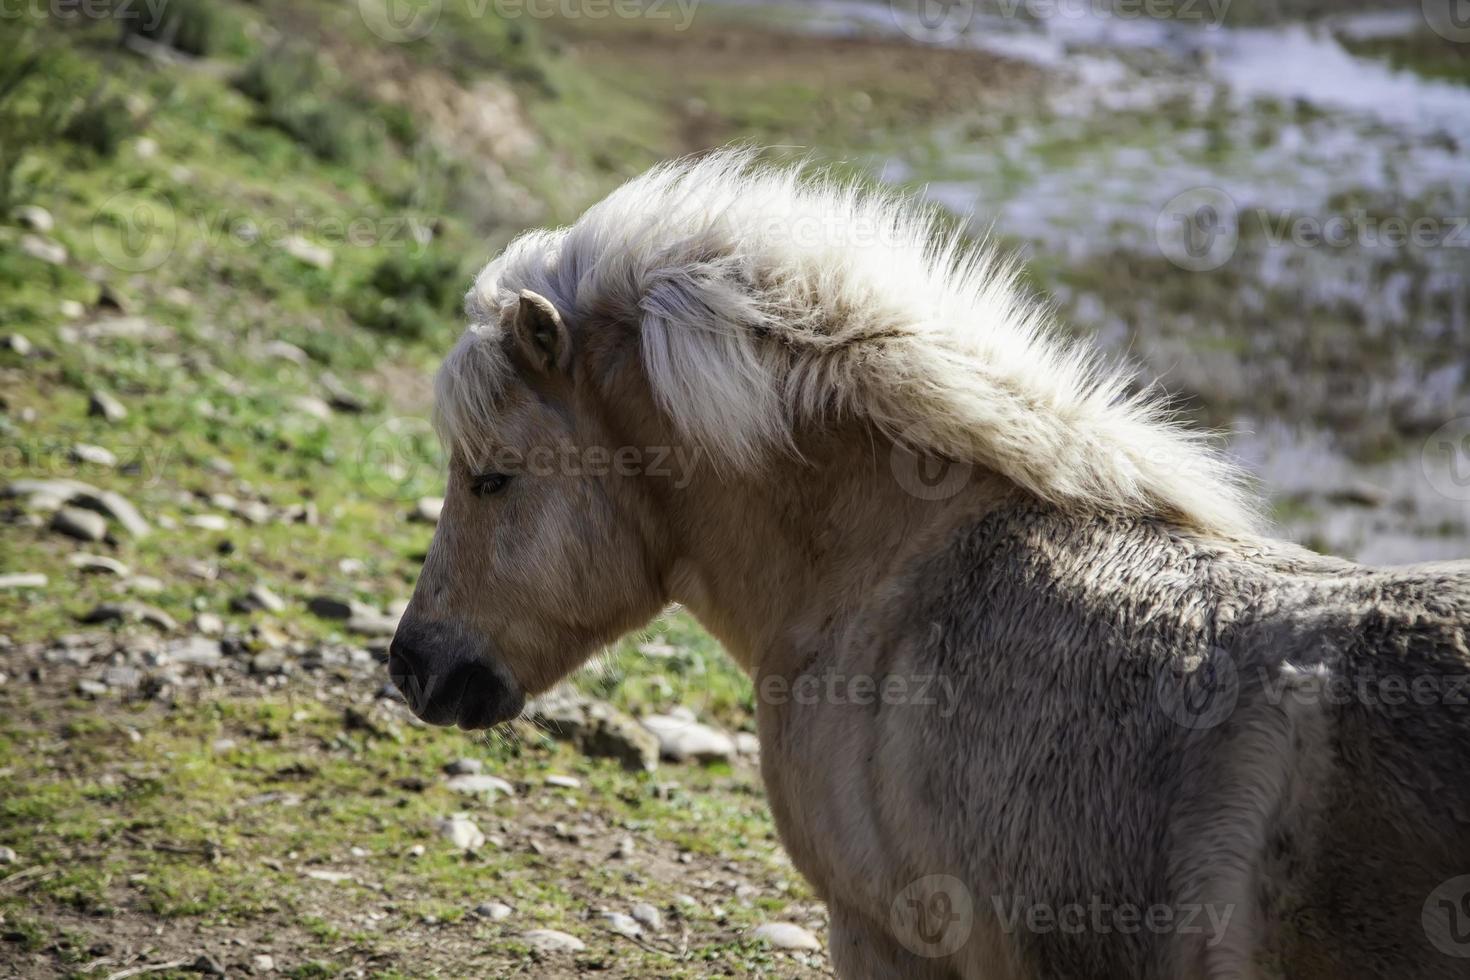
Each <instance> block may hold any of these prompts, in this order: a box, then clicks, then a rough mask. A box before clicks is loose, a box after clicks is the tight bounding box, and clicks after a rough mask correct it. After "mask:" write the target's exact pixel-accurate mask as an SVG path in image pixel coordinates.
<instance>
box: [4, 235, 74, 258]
mask: <svg viewBox="0 0 1470 980" xmlns="http://www.w3.org/2000/svg"><path fill="white" fill-rule="evenodd" d="M17 244H18V245H19V247H20V250H21V251H22V252H24V253H25V254H26V255H29V256H30V257H31V258H33V259H38V260H40V261H42V262H45V263H48V264H50V265H66V260H67V259H68V258H69V257H70V256H69V253H68V252H67V250H66V246H65V245H63V244H61V243H60V242H58V241H54V240H52V239H50V238H44V237H42V236H41V235H21V236H20V241H19V242H18V243H17Z"/></svg>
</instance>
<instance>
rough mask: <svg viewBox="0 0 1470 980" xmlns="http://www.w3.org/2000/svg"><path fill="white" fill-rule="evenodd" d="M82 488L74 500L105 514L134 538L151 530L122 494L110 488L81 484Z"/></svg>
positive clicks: (142, 535)
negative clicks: (100, 488) (97, 487)
mask: <svg viewBox="0 0 1470 980" xmlns="http://www.w3.org/2000/svg"><path fill="white" fill-rule="evenodd" d="M82 486H83V487H85V489H84V490H82V491H81V492H79V493H78V494H77V497H76V501H77V503H78V504H80V505H81V506H83V507H86V508H87V509H89V510H94V511H98V512H99V513H102V514H106V515H107V516H108V517H111V518H112V519H113V520H115V521H117V522H118V523H119V524H121V525H122V526H123V530H124V531H127V532H128V534H130V535H132V536H133V537H135V538H141V537H145V536H147V534H148V532H149V531H150V530H151V528H149V526H148V522H147V521H145V520H144V519H143V515H142V514H140V513H138V508H136V507H134V506H133V504H132V502H131V501H129V500H128V498H126V497H124V496H123V495H122V494H120V493H117V492H115V491H112V490H97V489H95V488H93V487H87V486H86V484H82Z"/></svg>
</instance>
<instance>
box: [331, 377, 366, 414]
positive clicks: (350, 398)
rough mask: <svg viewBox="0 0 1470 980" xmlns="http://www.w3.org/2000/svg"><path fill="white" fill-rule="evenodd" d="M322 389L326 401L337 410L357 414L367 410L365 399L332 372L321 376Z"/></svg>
mask: <svg viewBox="0 0 1470 980" xmlns="http://www.w3.org/2000/svg"><path fill="white" fill-rule="evenodd" d="M321 386H322V391H323V392H324V393H325V394H326V396H327V403H328V404H329V405H331V406H332V407H333V408H335V409H336V410H337V411H339V412H347V413H348V414H351V415H358V414H361V413H362V412H366V411H367V410H368V403H367V400H366V399H364V398H363V397H362V396H360V395H358V394H357V393H356V392H354V391H352V390H351V389H350V388H348V387H347V386H346V385H344V384H343V383H342V382H341V381H340V380H338V379H337V376H336V375H334V374H323V375H322V376H321Z"/></svg>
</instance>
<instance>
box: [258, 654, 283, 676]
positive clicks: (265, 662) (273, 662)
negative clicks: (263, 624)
mask: <svg viewBox="0 0 1470 980" xmlns="http://www.w3.org/2000/svg"><path fill="white" fill-rule="evenodd" d="M286 672H287V671H286V655H285V654H284V653H282V652H281V651H280V650H262V651H260V652H259V653H257V654H256V655H255V656H253V657H251V658H250V673H252V674H256V675H259V676H268V675H271V674H284V673H286Z"/></svg>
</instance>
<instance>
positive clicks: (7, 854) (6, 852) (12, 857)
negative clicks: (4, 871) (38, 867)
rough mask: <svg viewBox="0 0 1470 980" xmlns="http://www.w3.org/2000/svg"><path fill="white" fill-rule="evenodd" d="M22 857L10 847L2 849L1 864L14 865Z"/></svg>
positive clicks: (0, 849) (0, 851)
mask: <svg viewBox="0 0 1470 980" xmlns="http://www.w3.org/2000/svg"><path fill="white" fill-rule="evenodd" d="M19 860H20V857H19V856H18V855H17V854H16V853H15V851H13V850H11V849H10V848H8V847H0V864H14V863H16V862H17V861H19Z"/></svg>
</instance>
